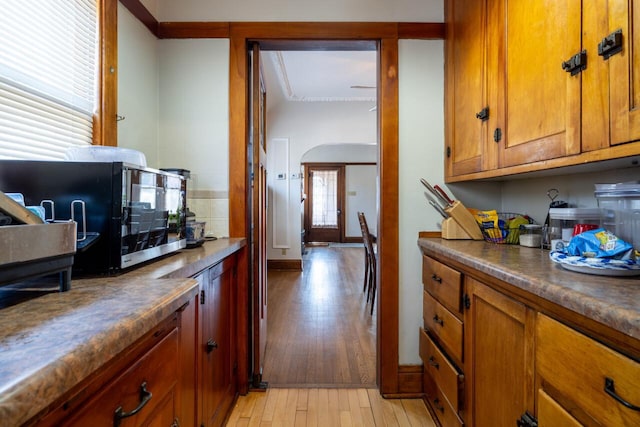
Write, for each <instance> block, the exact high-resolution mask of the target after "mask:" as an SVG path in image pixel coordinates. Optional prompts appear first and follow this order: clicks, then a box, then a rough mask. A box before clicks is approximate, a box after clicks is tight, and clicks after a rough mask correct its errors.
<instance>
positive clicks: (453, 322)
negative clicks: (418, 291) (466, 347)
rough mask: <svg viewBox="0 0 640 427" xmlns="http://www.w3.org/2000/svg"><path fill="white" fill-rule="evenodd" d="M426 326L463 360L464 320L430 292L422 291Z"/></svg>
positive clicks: (455, 356)
mask: <svg viewBox="0 0 640 427" xmlns="http://www.w3.org/2000/svg"><path fill="white" fill-rule="evenodd" d="M422 295H423V299H422V315H423V317H424V326H425V328H426V329H429V330H430V331H433V333H434V334H435V335H436V336H437V337H438V338H439V339H440V341H441V343H442V345H443V346H444V347H446V349H447V350H448V351H449V352H450V355H451V356H452V357H454V358H455V359H456V360H459V361H460V362H462V322H461V321H460V320H459V319H458V318H457V317H456V316H454V315H453V314H452V313H451V312H450V311H449V310H447V309H446V308H444V307H443V306H442V305H441V304H440V303H439V302H438V301H436V300H435V299H434V298H433V297H432V296H431V295H430V294H429V293H428V292H426V291H423V292H422Z"/></svg>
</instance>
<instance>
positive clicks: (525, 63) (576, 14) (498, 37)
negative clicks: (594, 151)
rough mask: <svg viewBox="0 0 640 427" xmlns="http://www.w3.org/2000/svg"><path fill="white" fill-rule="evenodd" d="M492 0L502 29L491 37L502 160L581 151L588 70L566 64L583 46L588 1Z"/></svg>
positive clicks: (493, 19)
mask: <svg viewBox="0 0 640 427" xmlns="http://www.w3.org/2000/svg"><path fill="white" fill-rule="evenodd" d="M490 3H495V4H496V6H495V7H494V8H492V10H491V16H490V17H489V19H488V25H495V26H496V27H497V28H499V29H500V31H498V32H496V34H495V35H494V37H495V39H490V40H489V45H490V46H491V47H492V49H491V50H490V51H489V54H490V56H494V58H492V59H490V60H489V61H488V64H489V67H490V68H489V69H488V70H487V75H488V78H489V79H490V80H492V81H496V82H497V85H496V87H495V90H491V91H490V93H489V105H490V108H493V110H494V111H495V114H493V115H492V116H491V117H490V118H489V132H491V133H492V135H493V134H494V132H499V133H501V134H502V135H501V138H499V142H498V143H499V145H500V149H499V152H500V156H499V157H500V160H499V165H500V167H501V168H504V167H508V166H514V165H522V164H526V163H531V162H536V161H541V160H548V159H553V158H557V157H562V156H568V155H572V154H578V153H579V152H580V74H576V75H573V76H572V75H571V74H572V73H570V72H568V71H565V69H563V63H564V62H566V61H569V59H570V58H571V57H572V56H574V55H576V54H579V53H580V51H581V27H580V25H581V21H580V18H581V2H576V1H574V0H559V1H552V2H541V1H535V2H527V1H515V2H514V1H506V0H500V1H493V2H490ZM490 88H491V86H490ZM496 139H498V138H496Z"/></svg>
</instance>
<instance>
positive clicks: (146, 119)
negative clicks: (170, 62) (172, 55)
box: [118, 3, 159, 168]
mask: <svg viewBox="0 0 640 427" xmlns="http://www.w3.org/2000/svg"><path fill="white" fill-rule="evenodd" d="M158 61H159V58H158V49H157V40H156V37H155V36H154V35H153V34H151V32H150V31H149V30H148V29H147V27H145V26H144V25H143V24H142V23H141V22H140V21H139V20H138V19H137V18H135V17H134V16H133V15H132V14H131V12H129V10H127V9H126V8H125V7H124V6H122V5H121V4H120V3H118V114H119V115H121V116H124V117H125V120H122V121H119V122H118V145H119V146H120V147H125V148H132V149H134V150H138V151H142V152H143V153H144V154H145V157H146V158H147V164H148V165H149V166H150V167H154V168H157V167H158V166H159V154H158V99H159V93H158V85H159V73H158Z"/></svg>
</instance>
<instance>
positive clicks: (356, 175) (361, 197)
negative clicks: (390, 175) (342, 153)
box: [344, 165, 378, 237]
mask: <svg viewBox="0 0 640 427" xmlns="http://www.w3.org/2000/svg"><path fill="white" fill-rule="evenodd" d="M377 178H378V168H377V166H376V165H347V166H346V167H345V183H344V186H345V207H344V211H345V215H346V217H345V232H344V235H345V237H362V231H361V230H360V222H359V221H358V212H363V213H364V216H365V218H366V220H367V226H368V227H369V232H370V233H371V234H373V235H377V233H378V221H377V218H378V209H377V208H378V206H377V199H376V192H377V189H378V186H377V181H376V180H377Z"/></svg>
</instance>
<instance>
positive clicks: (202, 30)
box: [95, 0, 445, 397]
mask: <svg viewBox="0 0 640 427" xmlns="http://www.w3.org/2000/svg"><path fill="white" fill-rule="evenodd" d="M117 1H118V0H100V5H101V24H102V27H101V28H102V29H103V30H102V32H101V57H102V61H101V70H102V71H101V77H100V79H101V95H100V96H101V110H100V111H99V112H98V115H97V120H96V128H97V131H96V134H97V136H96V138H95V141H96V143H97V144H104V145H117V140H116V139H117V127H116V121H115V116H116V108H117ZM120 1H121V2H122V4H123V5H124V6H125V7H127V8H128V9H129V10H130V11H131V12H132V13H133V14H134V15H135V16H136V17H138V19H140V20H141V22H143V23H144V24H145V25H146V26H147V28H149V30H150V31H151V32H152V33H153V34H154V35H155V36H156V37H158V38H229V47H230V49H229V111H230V113H229V114H230V116H229V163H230V164H231V165H234V166H233V167H232V168H230V170H229V205H230V206H233V209H232V210H231V211H230V212H229V234H230V236H232V237H239V236H243V237H244V236H247V235H248V233H249V230H250V218H248V216H247V215H246V214H245V213H246V212H247V207H248V203H249V200H248V194H249V192H248V185H249V180H248V170H247V162H246V159H247V154H248V153H247V141H248V137H249V135H248V129H249V126H248V99H249V97H248V90H249V89H248V88H249V85H248V66H247V65H248V64H247V49H248V47H247V46H248V45H247V42H248V41H249V40H264V41H266V40H270V41H280V42H287V41H288V42H289V43H295V42H296V41H298V43H299V42H300V41H304V42H305V43H312V44H314V45H315V46H316V48H317V49H322V48H323V46H325V45H326V43H327V42H329V43H330V42H333V44H332V45H331V46H330V48H331V49H335V42H337V41H343V42H344V43H345V45H347V46H348V45H350V44H351V43H354V42H357V41H362V42H367V41H369V42H371V41H373V42H375V43H376V44H377V45H378V49H379V64H378V66H379V70H378V76H379V78H378V80H379V81H378V83H379V85H378V100H379V101H378V129H379V133H378V140H379V141H378V142H379V152H378V159H377V163H378V167H379V186H380V200H379V203H380V204H379V206H380V207H379V215H378V257H379V263H378V289H379V297H378V306H377V310H378V330H377V351H376V353H377V382H378V386H379V389H380V393H381V394H382V395H384V396H385V397H396V396H401V395H403V393H405V395H406V393H407V392H410V391H409V390H407V388H405V386H406V385H407V384H405V380H404V379H403V378H404V377H405V375H406V372H402V370H401V369H400V367H399V363H398V346H399V340H398V335H399V329H398V328H399V313H398V312H399V307H398V304H399V295H398V264H399V259H398V257H399V253H398V252H399V250H398V249H399V243H398V189H399V188H398V144H399V140H398V40H399V39H403V38H406V39H439V40H441V39H444V34H445V26H444V24H443V23H398V22H157V21H156V20H155V19H151V18H152V17H151V18H149V16H150V14H148V11H146V8H145V7H144V6H143V5H142V4H141V3H140V1H139V0H120ZM145 11H146V12H145ZM114 64H115V66H114ZM111 67H113V69H114V71H113V72H111ZM248 262H249V257H248V255H247V248H246V247H244V248H243V249H242V250H241V251H240V252H239V254H238V283H245V284H246V283H248V277H247V271H248ZM245 288H246V286H240V287H239V289H238V301H247V306H246V307H242V305H240V306H239V307H238V308H239V310H238V336H239V342H238V357H239V364H238V378H239V379H240V382H241V383H240V384H239V387H238V388H239V392H240V393H242V394H244V393H246V392H248V388H249V383H248V381H249V375H250V374H249V366H250V357H251V355H250V354H249V348H250V347H249V342H248V341H249V336H250V335H249V320H248V319H249V311H248V310H249V307H250V292H249V289H245ZM243 337H244V338H243ZM414 376H415V375H410V377H412V378H413V377H414ZM412 382H413V381H409V384H411V383H412ZM408 388H410V389H411V390H413V389H414V388H415V387H414V386H413V385H411V386H410V387H408Z"/></svg>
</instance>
